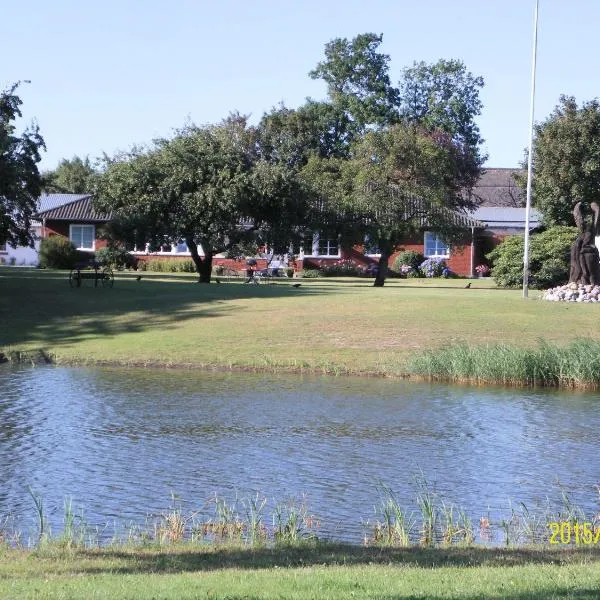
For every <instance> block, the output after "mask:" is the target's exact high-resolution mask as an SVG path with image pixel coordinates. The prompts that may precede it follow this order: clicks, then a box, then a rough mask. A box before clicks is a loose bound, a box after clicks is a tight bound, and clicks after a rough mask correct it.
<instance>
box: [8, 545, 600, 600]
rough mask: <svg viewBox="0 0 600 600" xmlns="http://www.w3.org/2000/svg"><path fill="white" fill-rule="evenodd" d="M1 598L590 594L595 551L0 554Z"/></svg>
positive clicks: (322, 548) (594, 585)
mask: <svg viewBox="0 0 600 600" xmlns="http://www.w3.org/2000/svg"><path fill="white" fill-rule="evenodd" d="M0 582H1V584H0V598H1V599H11V600H12V599H23V600H24V599H35V600H40V599H51V598H52V599H53V598H56V599H58V598H61V599H68V598H95V599H102V598H107V599H108V598H110V599H124V598H140V599H143V598H160V599H161V600H167V599H186V598H221V599H225V598H228V599H238V598H239V599H241V598H248V599H252V598H265V599H268V598H278V599H279V598H331V599H337V598H340V599H341V598H369V599H375V598H379V599H382V600H383V599H385V600H388V599H392V598H398V599H399V598H406V599H411V600H414V599H416V598H455V599H459V598H460V599H467V600H469V599H475V598H477V599H480V598H503V599H506V600H538V599H539V600H541V599H544V600H547V599H551V598H561V599H563V598H577V599H580V600H581V599H587V598H589V599H591V598H597V594H598V592H597V590H598V588H599V587H600V553H598V552H597V551H596V550H595V549H594V550H590V549H571V550H546V551H543V552H542V551H539V550H535V549H514V550H507V549H476V550H475V549H472V548H452V549H446V550H434V549H423V548H402V549H396V548H384V549H380V548H362V547H359V546H358V547H357V546H348V545H341V544H316V545H312V546H300V547H286V548H284V549H277V550H273V549H268V548H261V549H258V550H248V549H245V548H237V547H235V546H230V547H226V548H214V547H209V548H197V547H196V548H186V547H185V546H177V547H174V548H171V549H169V550H160V551H159V550H156V549H139V548H119V549H102V550H94V551H66V550H53V551H50V550H42V551H33V552H17V551H12V550H11V551H8V550H5V551H1V550H0Z"/></svg>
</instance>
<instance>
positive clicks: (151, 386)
mask: <svg viewBox="0 0 600 600" xmlns="http://www.w3.org/2000/svg"><path fill="white" fill-rule="evenodd" d="M0 390H2V391H1V392H0V477H1V481H2V486H0V518H1V517H2V516H3V515H6V514H12V515H15V516H17V517H19V518H20V519H21V522H22V523H24V524H34V507H33V502H32V499H31V497H30V495H29V492H28V486H30V487H31V488H32V489H33V490H35V492H36V493H38V494H39V495H40V496H41V497H42V498H43V499H44V502H45V506H46V508H47V511H48V513H49V517H50V519H51V521H53V522H54V523H55V528H58V529H60V528H61V520H62V506H63V500H64V498H65V497H66V496H70V497H72V500H73V505H74V506H77V507H78V506H81V507H83V509H84V512H85V516H86V519H87V521H88V522H90V523H94V524H100V525H102V524H105V523H107V522H112V521H118V522H119V523H125V522H129V521H135V522H141V521H143V519H144V516H145V515H147V514H148V513H158V512H161V511H163V510H165V509H166V508H167V507H168V506H169V504H170V501H171V494H173V493H174V494H176V495H177V496H178V497H179V498H180V499H181V502H182V506H183V508H184V510H190V511H191V510H196V509H199V510H203V511H206V512H207V514H209V513H211V511H212V509H211V508H210V507H209V506H207V505H206V501H207V500H208V499H209V498H210V497H211V496H214V494H215V493H217V494H219V495H221V496H225V497H227V498H229V499H230V500H232V499H233V498H235V496H236V495H237V496H238V497H250V496H252V495H254V494H255V493H256V492H258V493H260V494H263V495H264V496H265V497H267V498H269V499H272V498H275V499H277V500H283V499H285V498H288V497H290V496H296V497H297V496H299V495H301V494H306V497H307V502H308V504H309V505H310V507H311V510H312V512H314V513H315V514H316V515H317V516H318V517H319V518H320V520H321V523H322V529H321V535H324V536H327V537H333V538H337V539H344V540H349V541H355V542H359V541H360V540H361V538H362V534H363V527H362V525H361V521H365V520H367V519H371V520H372V519H373V517H374V505H375V504H376V503H377V501H378V490H377V488H378V485H379V484H385V485H387V486H389V487H391V488H392V489H393V490H394V491H395V492H396V496H397V498H398V500H399V501H400V502H401V503H402V504H403V505H405V506H406V507H408V508H415V495H416V492H415V476H416V475H417V474H419V473H421V472H422V473H423V474H424V475H425V477H426V478H427V479H428V481H429V482H430V484H431V485H432V486H435V490H436V491H437V492H438V493H440V494H441V495H442V496H443V497H444V498H446V499H448V500H449V501H452V502H454V503H456V504H459V505H462V506H464V507H465V508H466V509H467V510H468V511H469V513H470V514H471V515H472V517H473V519H474V520H478V519H479V517H480V516H482V515H486V514H488V513H489V514H490V515H491V516H492V518H494V517H495V516H498V515H501V514H504V515H506V514H509V512H510V508H509V502H510V501H511V500H512V501H515V502H524V503H526V504H527V505H528V506H530V507H535V506H536V505H538V504H540V503H543V502H545V501H546V497H548V498H549V499H550V501H551V502H554V501H557V500H558V499H559V498H560V496H561V489H568V490H569V491H570V493H571V496H572V499H573V501H574V502H576V503H578V504H580V505H582V506H583V507H585V508H586V509H587V510H589V511H597V510H598V502H597V498H598V492H597V490H596V487H595V486H596V484H597V483H600V465H599V464H598V461H597V460H596V456H597V448H598V431H599V430H600V403H599V401H598V398H597V395H595V394H584V393H566V392H561V393H558V392H554V391H547V392H538V391H535V392H533V391H528V390H515V389H511V390H505V389H489V388H486V389H480V388H467V387H452V386H440V385H435V386H434V385H425V384H414V383H408V382H403V381H391V380H379V379H352V378H324V377H316V376H275V375H273V374H247V373H242V374H240V373H212V372H189V371H185V372H182V371H168V370H158V371H149V370H118V369H87V368H52V367H48V368H35V369H30V368H16V369H14V368H2V369H0ZM557 481H559V482H560V484H561V486H563V487H562V488H561V486H559V485H557Z"/></svg>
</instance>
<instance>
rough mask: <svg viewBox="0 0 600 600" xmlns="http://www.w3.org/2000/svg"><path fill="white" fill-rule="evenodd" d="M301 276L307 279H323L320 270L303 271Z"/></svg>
mask: <svg viewBox="0 0 600 600" xmlns="http://www.w3.org/2000/svg"><path fill="white" fill-rule="evenodd" d="M301 276H302V277H304V278H305V279H317V278H319V277H323V274H322V273H321V270H320V269H312V268H309V269H302V273H301Z"/></svg>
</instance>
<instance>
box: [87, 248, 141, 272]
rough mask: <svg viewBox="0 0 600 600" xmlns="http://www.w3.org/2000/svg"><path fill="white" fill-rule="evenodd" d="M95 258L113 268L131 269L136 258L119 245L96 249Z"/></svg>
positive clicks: (134, 264)
mask: <svg viewBox="0 0 600 600" xmlns="http://www.w3.org/2000/svg"><path fill="white" fill-rule="evenodd" d="M96 260H97V261H98V262H99V263H100V264H103V265H108V266H110V267H112V268H113V269H133V268H135V266H136V263H137V260H136V258H135V256H133V255H132V254H130V253H129V252H127V250H125V248H122V247H120V246H114V245H108V246H105V247H104V248H100V249H99V250H96Z"/></svg>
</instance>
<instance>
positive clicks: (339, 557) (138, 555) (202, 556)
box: [77, 543, 600, 573]
mask: <svg viewBox="0 0 600 600" xmlns="http://www.w3.org/2000/svg"><path fill="white" fill-rule="evenodd" d="M77 555H78V556H82V557H86V558H96V559H97V558H102V559H107V562H108V563H110V566H107V567H106V568H107V570H110V571H112V572H115V571H116V572H120V573H146V572H165V573H173V572H188V571H213V570H220V569H228V568H236V569H248V570H254V569H269V568H275V567H279V568H290V567H307V566H333V565H343V566H358V565H404V566H411V567H421V568H425V569H431V568H439V567H515V566H524V565H532V564H533V565H567V564H577V563H583V562H585V563H586V564H593V563H600V551H598V550H596V549H590V548H574V549H569V550H565V549H556V550H554V549H548V548H545V549H529V548H521V549H499V548H481V547H479V548H457V547H453V548H448V549H442V548H433V549H426V548H418V547H414V548H374V547H363V546H356V545H352V544H338V543H317V544H306V545H299V546H283V547H277V548H231V547H222V548H220V547H216V548H215V547H213V548H209V549H205V548H203V547H202V546H198V547H197V549H191V548H190V547H186V548H185V549H178V548H177V546H175V547H171V548H165V549H163V550H162V551H161V550H152V549H147V550H143V549H139V550H136V549H131V550H125V549H118V548H116V549H110V548H108V549H101V550H95V551H81V552H78V553H77ZM115 560H116V561H118V562H119V563H121V564H120V566H119V565H115V562H114V561H115ZM88 566H89V568H90V569H91V571H92V572H96V571H97V570H98V571H99V572H102V571H103V569H102V567H101V566H100V567H99V566H98V565H97V564H90V565H88ZM83 569H86V566H85V565H84V566H83Z"/></svg>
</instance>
